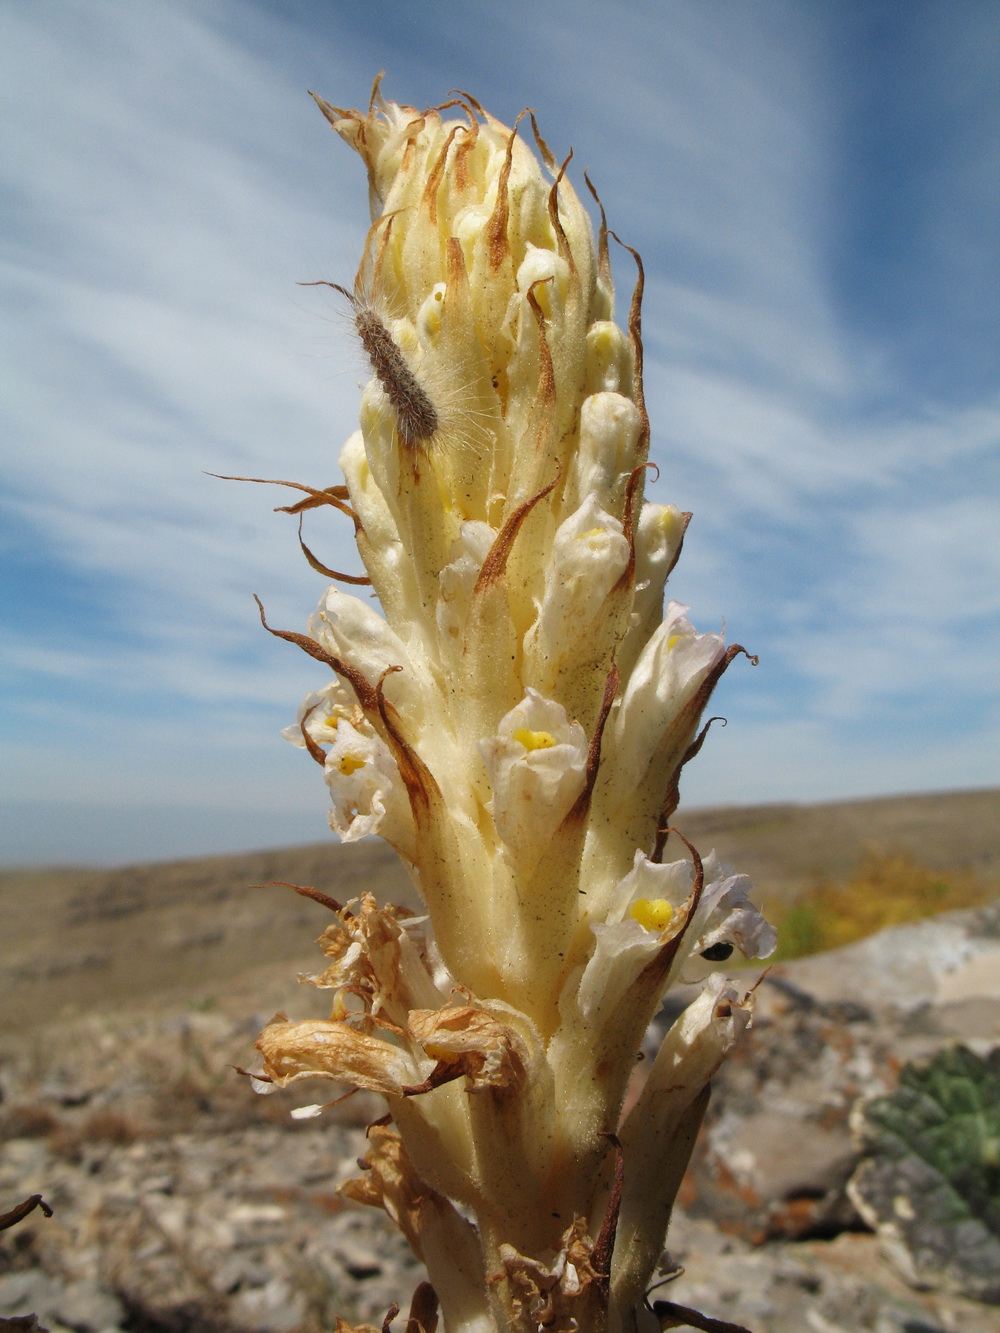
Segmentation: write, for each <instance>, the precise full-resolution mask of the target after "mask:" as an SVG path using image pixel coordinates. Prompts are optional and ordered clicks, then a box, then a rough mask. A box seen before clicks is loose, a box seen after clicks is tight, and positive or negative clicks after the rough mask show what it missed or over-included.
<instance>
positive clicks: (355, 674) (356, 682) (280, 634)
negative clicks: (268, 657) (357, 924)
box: [253, 593, 399, 734]
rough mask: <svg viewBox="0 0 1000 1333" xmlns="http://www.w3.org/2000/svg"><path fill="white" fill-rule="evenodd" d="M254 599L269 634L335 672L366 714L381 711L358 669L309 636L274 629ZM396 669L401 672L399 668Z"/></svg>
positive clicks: (258, 602) (258, 600)
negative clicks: (299, 649)
mask: <svg viewBox="0 0 1000 1333" xmlns="http://www.w3.org/2000/svg"><path fill="white" fill-rule="evenodd" d="M253 599H254V601H255V602H256V603H257V610H258V611H259V612H260V623H261V624H262V625H263V626H264V628H265V629H266V630H267V632H268V634H273V635H274V637H275V638H276V639H284V640H285V642H286V643H294V644H295V646H296V647H297V648H301V649H302V651H303V652H304V653H308V654H309V656H310V657H315V659H316V661H317V662H322V663H323V665H324V666H328V667H329V668H330V670H331V671H335V672H336V673H337V675H338V676H342V677H343V678H344V680H346V681H347V683H348V685H350V686H351V688H352V689H353V690H354V693H355V694H356V695H357V697H358V703H360V705H361V707H362V708H363V709H364V711H365V712H366V713H377V712H378V711H379V701H378V694H377V692H376V691H375V690H374V689H373V688H372V686H371V685H369V683H368V682H367V681H366V680H365V678H364V676H362V674H361V672H360V671H358V670H357V668H356V667H352V666H351V665H350V663H349V662H344V661H342V660H341V658H339V657H333V656H332V655H331V654H330V653H328V652H327V651H326V649H325V648H321V647H320V645H319V644H318V643H317V642H316V640H315V639H311V638H310V637H309V635H308V634H297V633H296V632H295V631H294V630H290V629H272V628H271V626H270V625H269V624H268V623H267V619H266V617H265V615H264V604H263V602H262V601H261V600H260V598H259V597H258V596H257V594H256V593H254V594H253ZM395 669H396V670H399V668H398V667H397V668H395ZM303 734H304V733H303Z"/></svg>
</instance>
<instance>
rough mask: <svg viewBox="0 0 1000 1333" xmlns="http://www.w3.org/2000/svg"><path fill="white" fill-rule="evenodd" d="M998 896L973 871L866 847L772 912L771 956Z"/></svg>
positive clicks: (844, 940)
mask: <svg viewBox="0 0 1000 1333" xmlns="http://www.w3.org/2000/svg"><path fill="white" fill-rule="evenodd" d="M995 896H996V892H995V889H991V887H990V886H989V885H987V884H986V883H985V882H984V881H983V879H982V878H981V877H980V876H979V875H977V874H976V872H975V871H973V870H970V869H968V868H958V869H954V870H940V869H936V868H932V867H930V866H926V865H922V864H921V863H920V862H919V861H917V860H916V859H915V858H914V857H913V856H912V855H911V854H910V853H909V852H892V853H888V854H887V853H883V852H878V851H868V852H867V853H866V854H865V855H864V856H863V857H862V860H861V863H860V865H859V866H858V868H857V870H855V872H854V873H853V874H852V875H850V876H849V877H848V878H847V879H845V880H841V881H838V882H833V883H830V882H824V881H823V880H820V881H819V882H817V883H816V884H815V885H814V887H813V888H812V889H810V890H809V891H808V892H807V893H805V894H803V895H802V896H801V897H799V898H798V899H797V900H796V901H795V902H793V903H791V904H790V905H789V906H788V907H786V908H785V909H784V910H783V911H780V912H778V913H777V914H776V925H777V927H778V951H777V953H776V954H775V960H776V961H780V960H781V959H786V958H799V957H801V956H802V955H804V954H811V953H821V952H822V951H823V950H825V949H836V948H839V947H840V946H841V945H843V944H853V943H854V941H855V940H860V939H863V938H864V937H865V936H866V935H873V934H875V933H876V932H877V931H880V930H885V929H886V928H887V927H888V926H900V925H904V924H906V923H907V922H910V921H921V920H923V919H924V918H925V917H929V916H933V915H934V914H935V913H937V912H949V911H955V910H957V909H958V908H963V907H980V906H982V905H983V904H984V903H987V902H989V901H991V900H992V899H993V898H994V897H995Z"/></svg>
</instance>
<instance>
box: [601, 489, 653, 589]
mask: <svg viewBox="0 0 1000 1333" xmlns="http://www.w3.org/2000/svg"><path fill="white" fill-rule="evenodd" d="M647 468H652V470H653V471H654V472H655V473H656V476H657V479H658V478H659V475H660V469H659V468H658V467H657V465H656V464H655V463H640V464H639V466H638V467H634V468H633V469H632V471H631V472H630V473H629V478H628V482H627V483H626V486H625V512H624V515H623V517H622V533H623V535H624V537H625V540H626V541H627V542H628V563H627V564H626V566H625V568H624V569H623V570H622V572H621V575H620V577H619V579H618V582H617V583H616V584H615V586H614V588H613V589H612V592H613V593H614V592H621V591H623V590H624V589H626V588H628V587H629V586H630V585H631V583H632V580H633V578H634V577H635V501H636V496H637V495H638V492H639V483H640V482H641V481H642V474H643V473H644V472H645V471H646V469H647Z"/></svg>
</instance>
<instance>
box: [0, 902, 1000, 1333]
mask: <svg viewBox="0 0 1000 1333" xmlns="http://www.w3.org/2000/svg"><path fill="white" fill-rule="evenodd" d="M287 975H288V974H287V970H286V969H272V970H270V971H267V970H259V971H258V972H257V973H256V974H255V976H254V978H253V981H252V984H251V983H250V982H249V981H248V982H247V983H246V985H245V988H244V989H243V990H242V991H241V990H240V989H239V988H238V987H236V988H231V989H230V992H229V994H228V995H227V997H226V999H225V1001H224V1002H222V1001H214V1002H213V1004H212V1006H211V1007H208V1008H205V1009H203V1010H202V1011H194V1012H192V1011H190V1010H189V1009H183V1008H180V1007H174V1008H169V1009H164V1008H163V1007H158V1008H155V1009H153V1008H151V1009H148V1010H147V1011H145V1012H141V1011H139V1012H135V1011H130V1010H127V1009H125V1008H124V1007H122V1008H120V1009H119V1010H118V1011H117V1012H104V1013H100V1014H90V1015H88V1016H85V1017H82V1018H78V1019H72V1020H69V1019H61V1020H59V1021H55V1022H51V1023H42V1024H40V1025H37V1026H34V1027H32V1028H30V1029H26V1030H24V1031H22V1032H12V1033H10V1034H8V1035H7V1036H6V1037H4V1038H3V1039H2V1043H0V1054H2V1056H3V1062H4V1064H3V1073H2V1075H0V1080H2V1094H3V1099H2V1102H0V1130H2V1133H3V1139H4V1142H3V1145H2V1148H0V1211H4V1210H6V1209H7V1208H9V1207H11V1206H13V1205H14V1204H16V1203H18V1202H20V1201H21V1200H22V1199H24V1198H26V1197H27V1196H29V1195H32V1194H35V1193H40V1194H42V1195H43V1196H44V1198H45V1200H46V1201H47V1203H48V1204H50V1205H51V1207H52V1209H53V1215H52V1217H50V1218H46V1217H45V1216H43V1215H42V1213H41V1212H40V1211H36V1212H34V1213H32V1214H31V1216H30V1217H28V1218H27V1219H26V1220H25V1221H23V1222H21V1223H20V1224H19V1225H17V1226H16V1227H12V1228H10V1229H9V1230H6V1231H4V1232H2V1233H0V1315H2V1316H6V1317H7V1319H8V1320H11V1319H16V1318H17V1317H18V1316H23V1315H27V1314H28V1313H31V1312H33V1313H36V1314H37V1315H38V1316H39V1319H40V1322H41V1325H42V1326H43V1327H45V1328H48V1329H49V1330H51V1333H67V1331H72V1333H116V1331H117V1330H121V1331H122V1333H187V1331H188V1330H192V1331H201V1330H204V1331H205V1333H319V1331H320V1330H326V1329H329V1328H331V1327H332V1326H333V1322H334V1318H335V1316H336V1315H338V1314H339V1315H342V1316H344V1317H346V1318H348V1319H350V1320H351V1321H355V1320H358V1319H365V1320H368V1321H371V1322H374V1323H376V1324H379V1323H381V1320H382V1317H383V1315H384V1313H385V1311H386V1309H387V1308H388V1306H389V1305H390V1304H391V1303H392V1302H393V1301H394V1300H398V1302H399V1303H400V1305H403V1306H404V1308H405V1305H406V1302H407V1301H408V1298H409V1294H410V1292H411V1291H412V1289H413V1287H414V1286H415V1285H416V1283H417V1281H418V1280H419V1272H418V1269H417V1266H416V1265H415V1264H414V1262H413V1260H412V1258H411V1257H410V1256H409V1254H408V1252H407V1249H406V1246H405V1243H404V1242H403V1241H402V1240H400V1239H399V1238H398V1237H397V1236H396V1234H395V1233H394V1232H393V1231H392V1229H391V1228H390V1226H389V1225H388V1223H387V1222H386V1221H385V1219H384V1218H383V1217H382V1216H381V1215H380V1214H376V1213H374V1212H372V1211H370V1210H361V1209H355V1208H354V1207H349V1206H346V1205H344V1203H343V1202H342V1201H341V1200H340V1198H339V1197H338V1195H337V1192H336V1189H337V1185H338V1183H339V1181H340V1180H342V1179H343V1178H344V1177H345V1176H346V1175H348V1174H351V1173H353V1171H354V1159H355V1158H356V1157H357V1156H358V1154H359V1153H360V1152H361V1151H362V1150H363V1145H364V1125H365V1124H366V1123H367V1122H368V1121H369V1120H370V1119H372V1118H374V1117H375V1116H377V1115H378V1114H380V1109H379V1107H378V1105H377V1103H376V1101H375V1100H374V1099H369V1098H367V1097H366V1096H365V1095H359V1096H358V1097H357V1098H355V1099H353V1100H351V1101H348V1102H346V1103H345V1104H344V1105H343V1107H341V1108H340V1109H339V1111H338V1112H335V1113H330V1114H329V1115H327V1116H326V1117H324V1119H323V1120H321V1121H315V1120H314V1121H304V1122H295V1121H292V1120H290V1118H289V1116H288V1111H289V1109H290V1107H291V1106H292V1105H293V1104H297V1103H298V1102H299V1101H303V1100H305V1101H308V1100H310V1095H309V1093H308V1090H307V1091H306V1094H303V1093H302V1091H301V1090H297V1093H298V1095H297V1096H295V1098H294V1100H293V1099H292V1098H291V1095H290V1094H284V1093H279V1094H276V1095H274V1096H272V1097H267V1098H259V1097H255V1096H254V1094H253V1093H252V1092H251V1091H250V1089H249V1087H248V1085H247V1082H246V1080H244V1079H242V1078H240V1077H239V1075H238V1074H236V1073H235V1072H234V1071H233V1069H232V1066H233V1065H238V1064H248V1063H251V1061H252V1049H251V1048H252V1042H253V1039H254V1036H255V1034H256V1032H257V1030H258V1029H259V1027H260V1026H261V1024H262V1023H263V1022H264V1021H266V1019H267V1018H268V1017H269V1016H270V1014H271V1012H273V1010H274V1009H276V1008H278V1007H279V1004H280V1005H282V1006H283V1007H285V1008H286V1009H287V1008H289V1007H290V1006H289V1005H288V1004H287V998H288V992H289V989H290V987H289V984H288V980H287ZM754 975H756V974H754ZM757 993H758V997H759V1010H758V1018H757V1022H756V1024H755V1029H754V1032H753V1034H752V1038H751V1040H750V1041H749V1042H748V1043H747V1044H746V1045H745V1046H744V1048H743V1049H742V1050H741V1051H740V1053H739V1054H738V1055H737V1057H736V1058H734V1059H733V1060H731V1061H730V1062H729V1064H728V1066H727V1067H726V1069H725V1071H724V1073H723V1074H722V1076H721V1077H720V1078H719V1080H718V1083H717V1088H716V1092H715V1096H714V1098H713V1104H712V1108H711V1111H710V1115H709V1119H708V1122H707V1125H706V1129H705V1132H704V1134H703V1137H702V1140H701V1142H700V1145H699V1148H698V1149H697V1152H696V1160H695V1164H694V1167H693V1170H692V1172H691V1174H690V1176H689V1178H688V1181H687V1183H686V1185H685V1188H684V1193H683V1198H682V1203H683V1207H682V1208H680V1209H679V1210H678V1212H677V1214H676V1216H675V1219H674V1223H673V1226H672V1229H671V1234H670V1237H669V1261H667V1263H666V1268H667V1271H669V1270H670V1269H671V1268H676V1267H678V1266H681V1267H683V1270H684V1271H683V1274H682V1275H681V1276H680V1277H678V1278H676V1279H675V1280H673V1281H671V1282H669V1283H668V1284H667V1285H665V1286H664V1287H663V1288H662V1289H661V1290H659V1291H658V1292H656V1293H654V1299H655V1298H657V1297H659V1298H662V1299H669V1300H672V1301H676V1302H678V1303H680V1304H683V1305H688V1306H692V1307H695V1308H698V1309H700V1310H703V1311H705V1312H706V1313H709V1314H712V1315H715V1316H717V1317H719V1318H724V1319H729V1320H733V1321H737V1322H739V1323H742V1324H745V1325H747V1326H748V1327H749V1328H750V1329H752V1330H754V1333H996V1330H997V1329H998V1328H1000V1305H998V1304H991V1303H989V1302H988V1301H985V1300H971V1299H969V1298H968V1297H967V1296H963V1295H962V1294H961V1288H962V1282H963V1280H965V1279H963V1278H962V1277H961V1275H959V1276H958V1277H956V1274H955V1272H954V1271H951V1270H948V1266H947V1264H945V1265H944V1266H943V1268H942V1269H941V1271H928V1270H927V1268H926V1265H925V1266H924V1268H923V1270H921V1271H915V1270H914V1267H913V1264H912V1262H911V1263H910V1264H909V1267H907V1260H906V1255H905V1253H903V1251H902V1249H901V1244H900V1231H899V1227H898V1226H896V1225H895V1223H894V1220H893V1218H892V1217H889V1218H888V1219H879V1218H874V1221H875V1223H876V1224H877V1225H878V1226H879V1227H880V1229H881V1235H877V1234H875V1233H874V1232H873V1231H872V1229H871V1226H870V1225H869V1222H871V1221H872V1220H873V1219H872V1217H871V1216H869V1221H868V1222H866V1221H865V1219H864V1217H863V1216H862V1215H861V1214H860V1213H859V1211H858V1198H859V1197H860V1196H858V1198H856V1197H854V1196H855V1195H856V1194H857V1191H853V1190H851V1189H850V1188H849V1182H850V1180H851V1178H852V1176H853V1174H854V1173H855V1171H856V1168H857V1167H858V1163H859V1158H860V1149H859V1147H858V1146H857V1143H856V1141H855V1139H854V1137H853V1136H852V1132H851V1126H850V1124H849V1116H850V1113H851V1110H852V1107H855V1106H856V1104H857V1102H858V1099H859V1098H860V1097H865V1096H871V1095H873V1094H878V1093H882V1092H884V1091H887V1090H890V1089H892V1088H893V1086H894V1085H895V1082H896V1080H897V1077H898V1074H899V1071H900V1068H901V1067H902V1065H903V1064H904V1062H906V1061H909V1060H913V1059H917V1060H921V1059H927V1058H928V1057H931V1056H933V1055H934V1054H935V1053H937V1052H939V1051H941V1050H944V1049H949V1048H951V1047H952V1046H954V1045H955V1044H961V1045H962V1046H963V1047H964V1048H965V1049H967V1050H969V1051H972V1052H973V1053H975V1054H976V1055H980V1056H986V1055H988V1054H989V1052H991V1051H993V1050H996V1049H997V1048H1000V906H994V907H992V908H988V909H983V910H981V911H977V912H970V913H962V914H956V915H954V916H949V917H943V918H937V919H934V920H931V921H927V922H924V923H922V924H920V925H917V926H907V927H899V928H897V929H895V930H892V931H887V932H884V933H883V934H882V935H880V936H876V937H874V938H872V939H871V940H866V941H864V942H862V943H861V944H858V945H854V946H851V947H850V948H848V949H844V950H839V951H837V952H836V953H833V954H826V955H820V956H818V957H816V958H811V959H804V960H800V961H798V962H795V963H788V964H783V965H781V966H779V967H777V968H775V969H773V970H772V971H771V972H770V973H769V974H768V975H767V977H766V978H765V979H764V980H763V981H762V982H761V984H760V985H759V987H758V992H757ZM310 1000H311V1001H312V1003H313V1004H315V997H314V995H312V994H311V993H310V992H309V991H308V990H305V991H304V993H303V995H301V996H300V997H299V1005H300V1006H301V1007H302V1011H303V1012H304V1011H305V1009H306V1008H308V1006H309V1002H310ZM293 1012H294V1011H293ZM669 1017H670V1015H669V1014H668V1015H666V1017H665V1020H664V1021H666V1020H668V1019H669ZM862 1202H863V1201H862ZM862 1211H864V1209H863V1210H862ZM897 1221H898V1219H897ZM963 1234H965V1233H963ZM981 1239H982V1238H980V1240H981ZM963 1243H964V1242H963ZM985 1243H986V1245H987V1247H988V1244H989V1237H987V1238H986V1242H985ZM997 1243H998V1244H1000V1241H998V1242H997ZM959 1248H961V1243H960V1245H959ZM970 1252H971V1251H970ZM984 1253H985V1251H984ZM893 1256H895V1260H894V1259H893ZM987 1257H988V1255H987ZM918 1267H919V1266H918ZM945 1270H947V1271H945ZM915 1282H918V1283H919V1284H921V1286H922V1289H920V1286H917V1285H914V1284H915ZM10 1326H11V1327H17V1324H12V1325H10ZM0 1327H2V1323H0Z"/></svg>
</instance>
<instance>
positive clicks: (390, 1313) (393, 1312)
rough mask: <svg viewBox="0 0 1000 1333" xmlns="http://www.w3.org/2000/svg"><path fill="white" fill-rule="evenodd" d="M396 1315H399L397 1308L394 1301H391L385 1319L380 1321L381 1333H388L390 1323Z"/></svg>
mask: <svg viewBox="0 0 1000 1333" xmlns="http://www.w3.org/2000/svg"><path fill="white" fill-rule="evenodd" d="M398 1314H399V1306H398V1305H397V1304H396V1302H395V1301H393V1303H392V1304H391V1305H390V1306H389V1308H388V1310H386V1312H385V1318H384V1319H383V1320H382V1333H389V1325H390V1324H391V1323H392V1321H393V1320H394V1319H395V1318H396V1316H397V1315H398Z"/></svg>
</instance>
